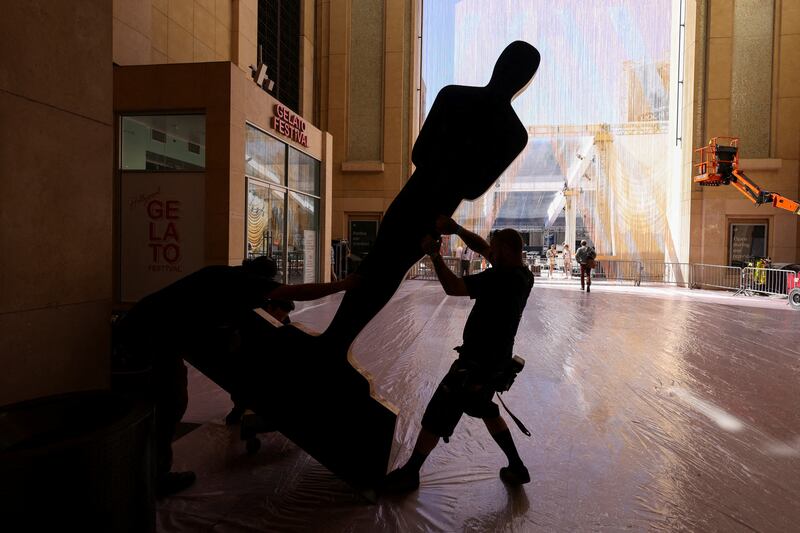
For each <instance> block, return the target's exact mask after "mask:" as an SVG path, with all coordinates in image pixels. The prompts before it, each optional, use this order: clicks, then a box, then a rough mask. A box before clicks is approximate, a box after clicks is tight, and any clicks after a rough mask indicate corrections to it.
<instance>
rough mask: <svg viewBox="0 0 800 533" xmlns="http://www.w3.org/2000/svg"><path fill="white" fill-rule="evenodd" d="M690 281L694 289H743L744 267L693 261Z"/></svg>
mask: <svg viewBox="0 0 800 533" xmlns="http://www.w3.org/2000/svg"><path fill="white" fill-rule="evenodd" d="M690 275H691V277H690V278H689V279H690V283H691V287H692V288H693V289H725V290H730V291H737V292H738V291H741V288H742V269H741V268H739V267H732V266H723V265H706V264H704V263H692V265H691V273H690Z"/></svg>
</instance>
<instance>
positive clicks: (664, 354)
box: [158, 281, 800, 532]
mask: <svg viewBox="0 0 800 533" xmlns="http://www.w3.org/2000/svg"><path fill="white" fill-rule="evenodd" d="M339 300H340V296H334V297H329V298H327V299H325V300H321V301H318V302H312V303H310V304H306V305H305V306H304V307H302V308H301V309H300V310H299V311H298V312H296V313H295V315H294V317H295V320H296V321H300V322H303V323H305V324H307V325H309V326H311V327H314V328H315V329H323V328H324V327H325V326H326V325H327V324H328V323H329V321H330V319H331V317H332V316H333V313H334V312H335V310H336V306H337V304H338V302H339ZM743 304H744V305H743ZM471 305H472V303H471V301H470V300H469V299H468V298H457V297H446V296H445V295H444V294H443V292H442V290H441V288H440V286H439V285H438V284H437V283H436V282H419V281H410V282H406V283H405V284H404V285H403V286H402V287H401V288H400V290H399V291H398V293H397V294H396V295H395V297H394V299H393V300H392V301H391V302H390V303H389V304H388V305H387V307H386V308H385V309H384V310H383V311H382V312H381V313H380V315H379V316H378V317H377V318H376V319H375V320H374V321H373V322H372V323H371V324H370V325H369V326H368V327H367V328H366V329H365V330H364V332H363V333H362V335H361V336H360V337H359V338H358V340H357V341H356V344H355V346H354V352H355V354H356V356H357V358H358V359H359V361H360V362H361V363H362V364H363V365H364V366H365V367H366V368H367V369H368V370H369V371H370V372H371V373H372V375H373V377H374V380H375V386H376V389H377V391H378V392H379V393H380V394H381V395H383V396H384V397H385V398H387V399H388V400H390V401H391V402H393V403H395V404H396V405H397V406H398V407H399V409H400V414H399V418H398V424H397V430H396V434H395V443H394V450H393V455H392V463H391V465H390V466H392V467H394V466H398V465H400V464H402V463H403V462H404V461H405V459H406V458H407V457H408V456H409V454H410V452H411V449H412V448H413V445H414V441H415V439H416V435H417V431H418V430H419V423H420V419H421V416H422V412H423V411H424V408H425V406H426V404H427V401H428V399H429V398H430V396H431V395H432V394H433V391H434V389H435V387H436V385H437V384H438V382H439V380H440V379H441V377H442V376H443V375H444V374H445V372H446V371H447V369H448V367H449V365H450V363H451V362H452V360H453V358H454V357H455V352H453V350H452V348H453V347H454V346H456V345H458V344H459V343H460V338H461V333H462V329H463V326H464V323H465V321H466V318H467V314H468V312H469V310H470V308H471ZM799 325H800V313H797V312H795V311H791V310H789V309H788V308H787V307H786V306H785V303H783V302H774V301H771V300H767V299H758V298H750V299H743V298H730V297H727V296H725V297H722V296H720V295H719V293H716V294H712V293H704V292H702V291H688V290H680V289H663V288H656V289H652V290H651V289H648V288H645V287H640V288H629V287H615V286H610V285H606V286H604V285H601V284H595V285H594V286H593V291H592V293H591V294H585V293H583V292H580V291H579V290H578V289H577V287H542V286H540V285H537V286H536V287H535V288H534V290H533V292H532V295H531V299H530V300H529V302H528V306H527V309H526V310H525V314H524V316H523V319H522V322H521V324H520V327H519V332H518V334H517V341H516V353H517V354H519V355H520V356H522V357H523V358H524V359H525V360H526V362H527V364H526V367H525V369H524V370H523V372H522V373H521V374H520V376H519V377H518V378H517V382H516V384H515V385H514V387H513V388H512V389H511V391H509V392H508V393H506V394H505V396H504V399H505V400H506V403H507V405H508V406H509V408H510V409H511V410H512V411H513V412H515V414H517V416H519V417H520V418H521V419H522V420H523V421H524V422H525V424H526V425H527V426H528V428H529V429H530V430H531V431H532V433H533V437H532V438H527V437H525V436H524V435H522V434H521V433H520V432H519V431H517V430H516V428H514V427H513V426H512V432H513V435H514V439H515V441H516V443H517V445H518V447H519V449H520V454H521V456H522V458H523V460H524V461H525V463H526V464H527V465H528V468H529V469H530V472H531V475H532V478H533V479H532V482H531V483H530V484H528V485H525V486H523V487H522V488H519V489H510V488H507V487H506V486H504V485H503V483H502V482H501V481H500V479H499V478H498V477H497V472H498V470H499V468H500V467H501V466H504V465H505V461H504V458H503V455H502V453H501V452H500V450H499V449H498V448H497V447H496V445H495V443H494V442H493V441H492V439H491V437H490V436H489V435H488V433H487V432H486V429H485V427H484V426H483V424H482V422H481V421H480V420H475V419H471V418H469V417H464V418H463V419H462V421H461V422H460V423H459V426H458V427H457V428H456V431H455V434H454V436H453V438H452V439H451V440H450V443H449V444H444V443H440V445H439V446H438V447H437V448H436V449H435V450H434V451H433V453H432V454H431V456H430V458H429V459H428V461H427V462H426V464H425V465H424V467H423V469H422V476H421V487H420V489H419V491H418V492H414V493H411V494H410V495H408V496H407V497H405V498H397V497H394V498H384V499H381V500H379V501H378V503H376V504H371V503H369V502H368V501H367V500H365V499H364V498H363V497H362V496H360V495H359V494H356V493H354V492H353V491H352V490H351V489H350V488H349V487H348V486H347V485H346V484H344V483H343V482H341V481H340V480H338V479H337V478H336V477H334V476H333V475H332V474H331V473H330V472H328V471H327V470H326V469H325V468H323V467H322V466H320V465H319V464H318V463H316V462H315V461H314V460H313V459H311V458H310V457H309V456H308V455H307V454H305V453H304V452H303V451H302V450H300V449H298V448H297V447H296V446H295V445H294V444H292V443H291V442H290V441H288V440H286V439H285V438H284V437H282V436H281V435H280V434H277V433H270V434H263V435H261V436H260V438H261V442H262V446H261V450H260V451H259V452H258V453H256V454H255V455H247V453H246V452H245V449H244V443H242V442H241V441H240V440H239V435H238V430H237V429H236V428H228V427H225V426H224V425H223V423H222V418H223V417H224V416H225V414H226V413H227V410H228V409H229V407H230V400H229V398H228V395H227V394H226V393H225V392H224V391H221V390H220V389H218V388H217V387H216V386H215V385H213V384H212V383H210V382H209V381H208V380H207V379H206V378H205V377H204V376H202V375H200V374H199V373H197V372H193V373H192V374H191V385H190V392H191V400H190V407H189V412H188V413H187V416H186V418H185V419H186V420H188V421H191V422H201V423H203V426H202V427H200V428H199V429H196V430H195V431H193V432H191V433H189V434H188V435H186V436H184V437H183V438H181V439H180V440H179V441H177V442H176V444H175V452H176V468H178V469H192V470H195V471H196V472H197V473H198V482H197V484H196V485H195V486H194V487H192V488H190V489H189V490H187V491H185V492H183V493H180V494H178V495H176V496H174V497H172V498H169V499H166V500H164V501H163V502H161V503H160V505H159V512H158V528H159V531H165V532H166V531H215V532H216V531H220V532H238V531H354V532H355V531H589V530H621V529H633V530H644V529H654V530H670V531H671V530H693V531H796V530H797V529H796V528H797V527H798V526H797V524H798V523H800V410H798V404H799V403H800V402H799V400H800V349H799V348H798V339H799V338H800V335H798V331H800V328H798V326H799ZM488 333H489V332H487V334H488ZM264 356H265V357H269V356H270V353H269V349H268V348H265V350H264ZM287 379H296V380H297V381H298V387H297V392H296V393H297V394H298V395H301V394H303V387H302V376H287ZM286 401H292V398H287V399H286ZM501 412H502V413H503V414H505V413H504V412H503V411H502V410H501ZM506 419H507V420H508V421H509V425H511V423H510V420H509V419H508V417H506ZM331 438H332V439H333V438H336V436H335V435H331Z"/></svg>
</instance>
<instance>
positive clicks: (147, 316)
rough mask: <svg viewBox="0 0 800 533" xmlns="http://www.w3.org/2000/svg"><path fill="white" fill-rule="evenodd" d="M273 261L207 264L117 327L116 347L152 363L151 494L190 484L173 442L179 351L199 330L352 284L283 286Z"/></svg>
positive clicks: (182, 383) (182, 393)
mask: <svg viewBox="0 0 800 533" xmlns="http://www.w3.org/2000/svg"><path fill="white" fill-rule="evenodd" d="M276 270H277V269H276V266H275V262H274V261H272V260H271V259H269V258H266V257H258V258H255V259H248V260H245V261H244V262H243V263H242V266H224V265H218V266H208V267H205V268H202V269H200V270H198V271H197V272H194V273H193V274H189V275H188V276H186V277H184V278H182V279H180V280H178V281H176V282H175V283H173V284H171V285H168V286H167V287H165V288H163V289H161V290H159V291H157V292H155V293H153V294H150V295H149V296H146V297H144V298H142V299H141V300H140V301H139V302H138V303H137V304H136V305H134V306H133V308H132V309H131V310H130V311H129V312H128V313H127V314H126V315H125V317H123V318H122V319H121V320H120V321H119V323H118V325H117V326H116V329H115V341H116V343H117V346H118V350H120V351H121V352H123V353H125V354H126V356H127V357H129V358H130V359H133V360H138V361H139V362H140V364H141V365H142V366H145V365H149V366H151V368H152V378H151V391H150V392H151V394H152V399H153V401H154V404H155V421H156V432H155V440H156V470H157V475H158V478H157V480H156V483H157V484H156V492H157V494H158V496H159V497H161V496H166V495H169V494H172V493H174V492H178V491H180V490H183V489H185V488H187V487H188V486H190V485H191V484H192V483H194V481H195V475H194V473H193V472H171V471H170V470H171V468H172V439H173V437H174V435H175V430H176V428H177V425H178V423H179V422H180V420H181V418H183V414H184V413H185V412H186V406H187V403H188V393H187V377H186V365H185V364H184V363H183V356H184V354H187V353H192V350H195V349H199V348H201V347H202V346H203V343H204V341H205V336H204V333H205V332H207V331H209V330H213V329H214V328H216V327H219V326H220V325H223V324H226V323H227V322H228V321H229V320H230V319H231V317H235V316H238V315H240V314H241V313H243V312H246V311H248V310H250V309H255V308H257V307H261V306H263V305H265V302H266V301H267V300H301V301H302V300H316V299H317V298H322V297H323V296H327V295H329V294H333V293H336V292H339V291H342V290H346V289H349V288H351V287H352V286H353V285H354V283H355V278H353V277H350V278H347V279H345V280H342V281H338V282H335V283H311V284H305V285H283V284H281V283H278V282H276V281H275V280H274V279H273V277H274V276H275V273H276Z"/></svg>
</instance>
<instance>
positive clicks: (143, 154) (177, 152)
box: [120, 115, 206, 172]
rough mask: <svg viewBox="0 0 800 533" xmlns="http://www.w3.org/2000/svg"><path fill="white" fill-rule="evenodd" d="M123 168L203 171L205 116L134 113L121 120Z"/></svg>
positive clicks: (121, 158) (121, 160) (156, 170)
mask: <svg viewBox="0 0 800 533" xmlns="http://www.w3.org/2000/svg"><path fill="white" fill-rule="evenodd" d="M120 129H121V131H120V139H121V147H120V168H121V169H122V170H151V171H154V172H165V171H184V172H185V171H199V170H204V169H205V167H206V117H205V115H131V116H124V117H121V119H120Z"/></svg>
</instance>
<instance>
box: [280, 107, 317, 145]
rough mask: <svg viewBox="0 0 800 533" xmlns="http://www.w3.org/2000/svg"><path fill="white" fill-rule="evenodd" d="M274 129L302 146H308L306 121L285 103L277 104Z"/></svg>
mask: <svg viewBox="0 0 800 533" xmlns="http://www.w3.org/2000/svg"><path fill="white" fill-rule="evenodd" d="M272 129H274V130H275V131H277V132H278V133H280V134H281V135H283V136H284V137H287V138H289V139H291V140H292V141H294V142H296V143H297V144H299V145H301V146H306V147H307V146H308V135H307V134H306V121H305V120H303V119H302V118H300V117H299V116H297V115H296V114H294V113H293V112H292V111H291V110H290V109H289V108H288V107H286V106H285V105H283V104H275V115H274V116H273V117H272Z"/></svg>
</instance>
